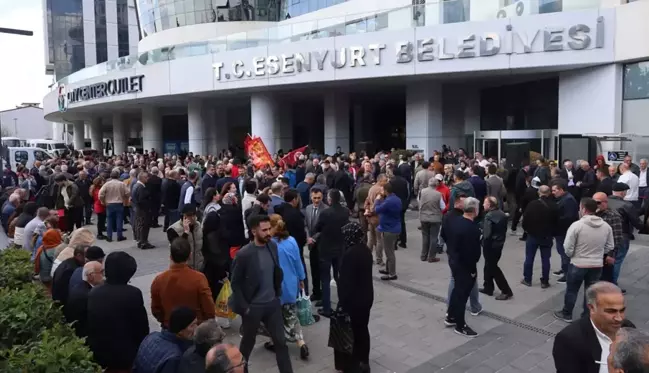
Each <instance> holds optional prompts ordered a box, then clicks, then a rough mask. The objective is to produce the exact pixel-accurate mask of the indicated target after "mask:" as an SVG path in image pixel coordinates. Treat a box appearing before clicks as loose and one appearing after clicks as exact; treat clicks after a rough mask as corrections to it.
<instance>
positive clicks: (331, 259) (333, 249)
mask: <svg viewBox="0 0 649 373" xmlns="http://www.w3.org/2000/svg"><path fill="white" fill-rule="evenodd" d="M327 199H328V201H329V206H330V207H329V208H327V209H324V210H322V212H321V213H320V216H319V218H318V222H317V224H316V226H315V230H314V231H315V233H316V234H317V233H319V236H318V239H317V245H318V251H319V259H320V282H321V284H322V308H320V309H318V313H319V314H320V315H322V316H324V317H330V316H331V286H330V283H331V270H332V268H333V274H334V280H338V266H339V265H340V257H341V255H342V253H343V249H344V246H345V242H344V240H343V236H342V227H343V226H344V225H345V224H347V223H349V210H348V209H347V208H346V207H343V206H342V205H341V204H340V191H338V189H330V190H329V193H328V195H327Z"/></svg>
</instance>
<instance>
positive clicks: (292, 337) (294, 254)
mask: <svg viewBox="0 0 649 373" xmlns="http://www.w3.org/2000/svg"><path fill="white" fill-rule="evenodd" d="M270 227H271V235H272V236H273V242H275V243H276V244H277V253H278V257H279V266H280V267H281V268H282V272H283V274H284V277H283V279H282V296H281V297H280V301H281V302H282V317H283V319H284V335H285V337H286V341H287V342H295V343H297V346H298V347H299V349H300V357H301V358H302V359H303V360H306V359H307V358H308V357H309V348H308V347H307V345H306V343H305V342H304V334H302V327H301V326H300V320H299V318H298V316H297V297H298V294H299V289H304V279H305V277H306V274H305V272H304V266H303V265H302V259H300V249H299V248H298V247H297V241H295V239H294V238H293V237H291V236H290V235H289V233H288V231H287V230H286V224H285V223H284V221H283V220H282V217H281V216H280V215H278V214H273V215H271V217H270ZM264 347H265V348H266V349H268V350H271V351H273V350H274V348H275V346H274V345H273V343H272V342H266V343H264Z"/></svg>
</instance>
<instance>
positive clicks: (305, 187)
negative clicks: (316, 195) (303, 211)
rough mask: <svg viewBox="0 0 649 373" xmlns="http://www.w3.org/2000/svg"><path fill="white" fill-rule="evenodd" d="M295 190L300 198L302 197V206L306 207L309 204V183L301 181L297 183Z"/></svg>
mask: <svg viewBox="0 0 649 373" xmlns="http://www.w3.org/2000/svg"><path fill="white" fill-rule="evenodd" d="M296 189H297V192H298V193H300V198H301V199H302V207H303V208H304V207H307V206H308V205H310V204H311V197H310V195H309V192H310V191H311V185H309V183H307V182H306V181H302V182H301V183H299V184H297V187H296Z"/></svg>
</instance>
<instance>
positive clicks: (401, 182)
mask: <svg viewBox="0 0 649 373" xmlns="http://www.w3.org/2000/svg"><path fill="white" fill-rule="evenodd" d="M393 175H394V176H393V177H392V178H391V179H390V184H392V192H393V193H394V194H395V195H396V196H397V197H399V199H400V200H401V233H399V247H402V248H404V249H405V248H406V247H407V245H406V244H407V240H408V235H407V232H406V211H408V206H410V185H409V184H408V181H407V180H406V179H405V178H403V177H402V176H401V169H400V168H399V167H395V168H394V169H393ZM395 249H396V248H395Z"/></svg>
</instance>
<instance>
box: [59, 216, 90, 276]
mask: <svg viewBox="0 0 649 373" xmlns="http://www.w3.org/2000/svg"><path fill="white" fill-rule="evenodd" d="M94 244H95V234H94V233H92V232H91V231H90V229H88V228H78V229H77V230H75V231H74V232H72V235H71V236H70V242H68V245H67V247H65V248H64V249H62V250H60V251H59V249H57V250H56V252H55V253H54V254H55V258H56V260H54V264H53V265H52V273H51V275H52V276H54V272H55V271H56V269H57V268H58V267H59V265H60V264H61V263H62V262H63V261H64V260H66V259H70V258H72V257H73V256H74V248H75V247H77V246H86V247H90V246H92V245H94Z"/></svg>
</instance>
